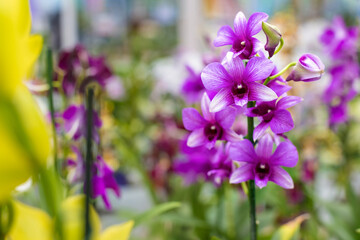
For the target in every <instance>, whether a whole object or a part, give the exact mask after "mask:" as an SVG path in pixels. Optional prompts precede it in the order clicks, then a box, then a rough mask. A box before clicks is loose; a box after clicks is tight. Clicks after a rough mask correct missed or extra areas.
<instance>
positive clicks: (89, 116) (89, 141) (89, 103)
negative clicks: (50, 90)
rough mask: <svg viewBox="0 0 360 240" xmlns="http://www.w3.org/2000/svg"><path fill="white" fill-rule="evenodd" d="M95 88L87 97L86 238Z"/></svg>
mask: <svg viewBox="0 0 360 240" xmlns="http://www.w3.org/2000/svg"><path fill="white" fill-rule="evenodd" d="M93 98H94V89H92V88H90V89H89V90H88V94H87V98H86V103H87V104H86V163H85V187H84V190H85V196H86V198H85V240H90V238H91V226H90V198H91V166H92V161H93V159H92V158H93V156H92V129H93V128H92V125H93Z"/></svg>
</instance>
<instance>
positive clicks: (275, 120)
mask: <svg viewBox="0 0 360 240" xmlns="http://www.w3.org/2000/svg"><path fill="white" fill-rule="evenodd" d="M301 101H302V98H300V97H296V96H286V97H283V98H281V99H280V100H279V101H276V100H274V101H270V102H260V103H258V104H257V106H256V107H252V108H248V109H247V112H246V115H247V116H249V117H260V118H261V122H260V124H259V125H257V126H256V128H255V129H254V139H255V140H256V139H258V138H259V137H260V136H261V135H262V134H263V133H264V132H265V131H266V129H267V128H268V127H270V128H271V130H272V131H273V132H274V133H276V134H280V133H285V132H288V131H290V130H291V129H293V128H294V121H293V119H292V117H291V114H290V112H289V111H288V110H286V109H287V108H290V107H292V106H294V105H296V104H298V103H299V102H301Z"/></svg>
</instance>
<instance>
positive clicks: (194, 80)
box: [181, 65, 205, 103]
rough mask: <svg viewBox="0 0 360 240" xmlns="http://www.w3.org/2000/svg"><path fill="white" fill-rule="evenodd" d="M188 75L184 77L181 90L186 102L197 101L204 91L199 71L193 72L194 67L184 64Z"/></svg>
mask: <svg viewBox="0 0 360 240" xmlns="http://www.w3.org/2000/svg"><path fill="white" fill-rule="evenodd" d="M186 70H187V71H188V77H187V78H186V79H185V81H184V84H183V86H182V89H181V92H182V94H183V95H184V96H185V100H186V101H187V102H188V103H194V102H197V101H198V100H199V99H200V98H201V96H202V93H203V92H204V91H205V87H204V84H203V83H202V81H201V76H200V73H195V71H194V69H192V68H191V67H190V66H188V65H186Z"/></svg>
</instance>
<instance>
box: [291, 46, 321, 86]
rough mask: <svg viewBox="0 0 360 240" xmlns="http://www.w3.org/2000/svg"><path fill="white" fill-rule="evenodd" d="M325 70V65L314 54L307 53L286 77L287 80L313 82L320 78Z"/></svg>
mask: <svg viewBox="0 0 360 240" xmlns="http://www.w3.org/2000/svg"><path fill="white" fill-rule="evenodd" d="M324 72H325V65H324V64H323V63H322V61H321V60H320V58H319V57H318V56H316V55H314V54H311V53H306V54H304V55H302V56H301V57H300V58H299V61H298V62H297V63H296V66H295V67H294V69H293V70H292V72H291V73H290V74H289V76H288V77H287V78H286V81H290V80H293V81H295V82H298V81H303V82H312V81H316V80H319V79H320V78H321V76H322V75H323V74H324Z"/></svg>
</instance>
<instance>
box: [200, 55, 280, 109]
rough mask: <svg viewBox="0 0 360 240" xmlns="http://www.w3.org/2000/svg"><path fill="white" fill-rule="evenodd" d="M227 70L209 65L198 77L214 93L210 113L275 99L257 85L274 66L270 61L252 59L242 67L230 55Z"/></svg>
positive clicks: (274, 95)
mask: <svg viewBox="0 0 360 240" xmlns="http://www.w3.org/2000/svg"><path fill="white" fill-rule="evenodd" d="M229 56H230V57H229ZM226 66H227V68H228V69H227V70H226V69H225V68H224V67H223V65H221V64H220V63H211V64H209V65H207V66H206V67H205V68H204V70H203V72H202V73H201V78H202V81H203V83H204V86H205V88H206V89H207V90H210V91H216V92H217V94H216V95H215V97H214V98H213V99H212V101H211V103H210V112H218V111H220V110H222V109H224V108H225V107H227V106H229V105H232V104H235V105H237V106H241V107H243V106H245V104H247V102H248V101H272V100H275V99H276V98H277V95H276V93H275V92H274V91H273V90H271V89H270V88H268V87H267V86H264V85H263V84H260V83H257V81H263V80H264V79H266V78H267V77H269V76H270V74H271V72H272V71H273V69H274V64H273V63H272V62H271V61H270V60H268V59H266V58H261V57H254V58H252V59H250V60H249V62H248V63H247V65H246V67H245V66H244V63H243V61H242V60H241V59H239V58H232V57H231V54H230V55H228V56H227V62H226Z"/></svg>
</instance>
